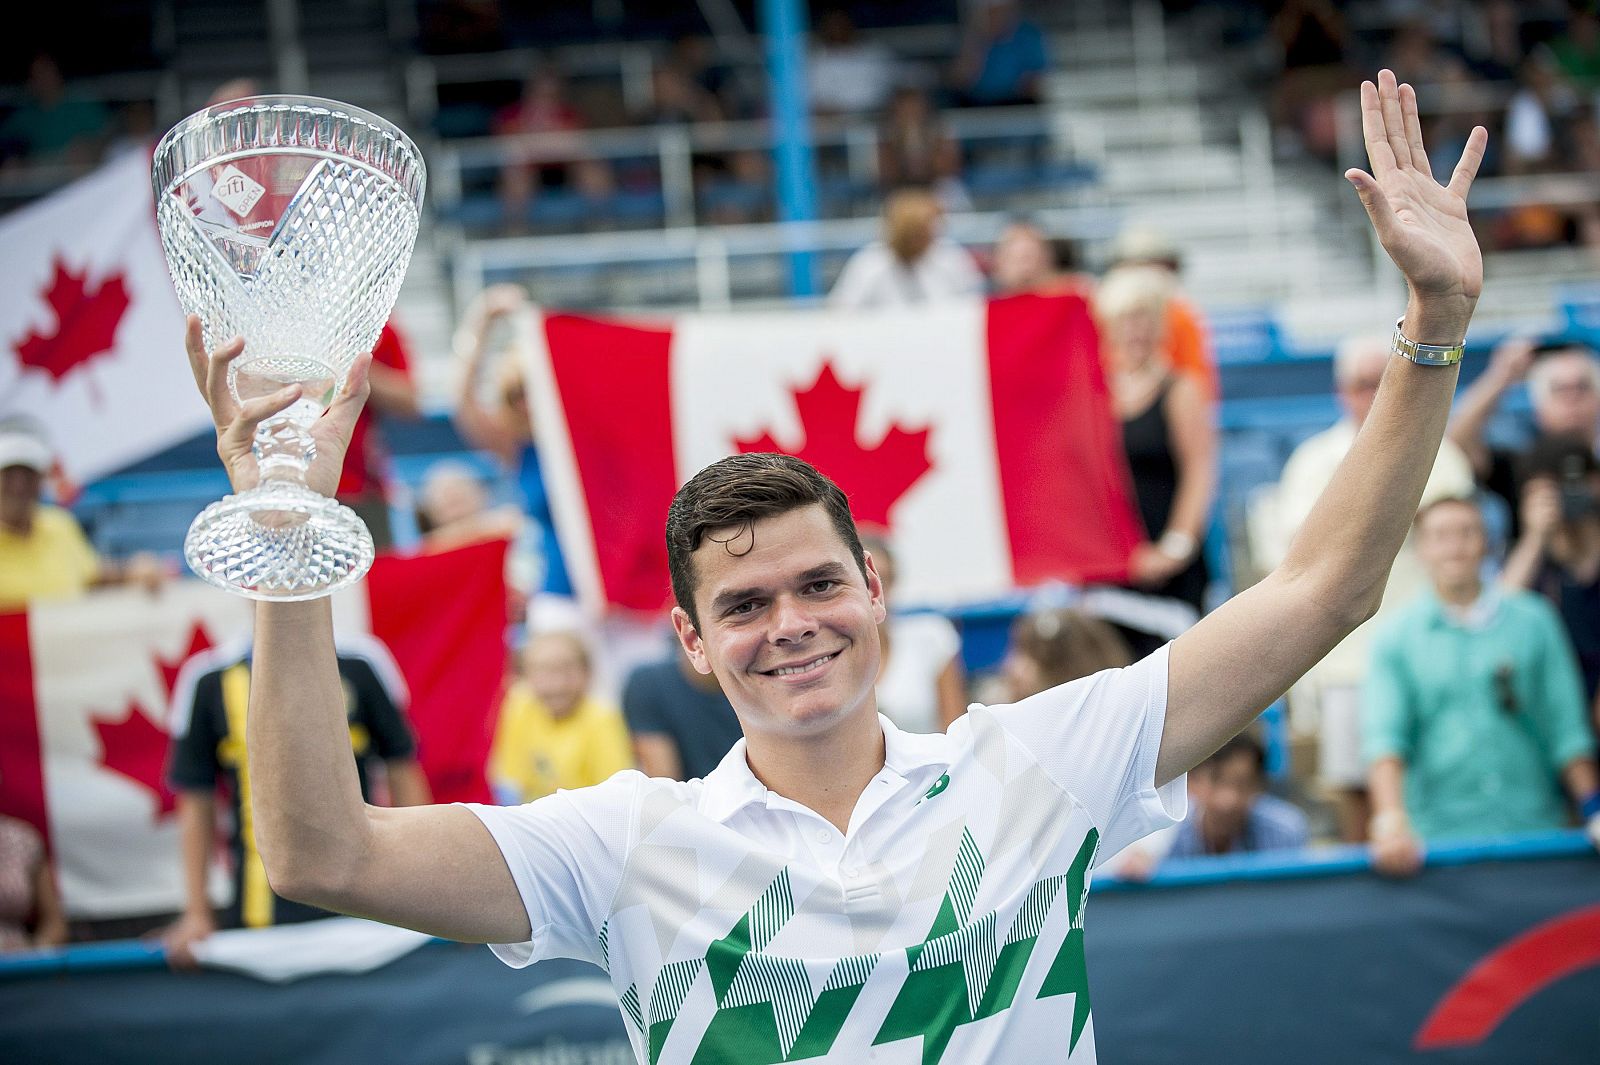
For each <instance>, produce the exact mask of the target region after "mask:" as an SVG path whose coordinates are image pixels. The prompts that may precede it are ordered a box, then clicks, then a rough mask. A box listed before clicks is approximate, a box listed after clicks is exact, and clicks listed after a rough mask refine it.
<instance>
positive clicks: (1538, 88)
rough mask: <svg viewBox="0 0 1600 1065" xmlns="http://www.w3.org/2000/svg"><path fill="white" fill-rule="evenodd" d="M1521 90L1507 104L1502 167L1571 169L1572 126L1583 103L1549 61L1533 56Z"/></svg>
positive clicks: (1511, 169)
mask: <svg viewBox="0 0 1600 1065" xmlns="http://www.w3.org/2000/svg"><path fill="white" fill-rule="evenodd" d="M1518 81H1519V82H1520V85H1519V87H1518V88H1517V91H1516V92H1515V93H1514V94H1513V95H1512V97H1511V100H1510V102H1509V103H1508V104H1507V105H1506V117H1505V147H1504V148H1503V149H1502V153H1501V154H1502V165H1503V167H1504V169H1505V170H1506V172H1507V173H1510V174H1533V173H1540V172H1543V171H1548V170H1557V169H1567V167H1566V166H1565V165H1564V161H1565V160H1566V159H1568V158H1570V157H1571V154H1572V147H1573V145H1572V143H1571V141H1570V128H1569V127H1570V123H1572V122H1573V121H1574V120H1575V119H1576V118H1577V116H1578V114H1579V108H1580V107H1581V106H1582V104H1583V101H1582V99H1581V98H1580V97H1579V96H1578V94H1577V93H1576V92H1574V91H1573V89H1572V87H1571V86H1570V85H1568V84H1567V83H1566V82H1564V81H1562V80H1561V77H1560V75H1558V74H1557V73H1556V71H1555V70H1554V69H1553V68H1552V67H1551V65H1550V62H1549V60H1548V59H1547V58H1545V57H1544V56H1540V55H1535V56H1530V57H1529V58H1528V59H1527V60H1526V61H1524V62H1523V64H1522V67H1521V69H1520V70H1519V71H1518Z"/></svg>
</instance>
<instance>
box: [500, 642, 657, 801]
mask: <svg viewBox="0 0 1600 1065" xmlns="http://www.w3.org/2000/svg"><path fill="white" fill-rule="evenodd" d="M593 680H594V671H593V669H592V667H591V663H590V658H589V648H588V647H587V645H585V644H584V642H583V638H582V637H581V636H579V635H578V634H577V633H575V632H542V633H538V634H536V635H533V636H530V637H529V638H528V642H527V645H526V646H525V647H524V648H523V649H522V678H521V679H520V680H517V681H514V682H513V683H512V685H511V687H510V690H508V691H507V692H506V697H505V702H504V703H502V704H501V707H500V724H499V726H498V727H497V728H496V729H495V735H494V748H493V750H492V751H491V752H490V754H489V783H490V785H491V786H492V787H493V789H494V796H495V801H496V802H499V803H500V804H501V805H503V806H512V805H515V804H517V803H523V802H532V801H533V800H534V799H537V798H539V797H540V796H541V795H549V794H551V793H552V792H554V791H555V790H556V789H557V788H585V787H588V786H589V785H590V784H598V783H600V782H601V781H602V780H605V779H606V778H607V777H609V776H611V775H612V774H613V773H619V772H621V771H622V770H624V769H632V768H633V750H632V748H631V747H630V746H629V743H628V729H627V726H626V725H624V724H623V722H622V714H621V713H620V712H619V711H618V710H617V708H616V707H615V706H611V705H608V704H606V703H604V702H601V701H600V700H598V699H596V698H595V697H594V696H593V695H592V694H591V693H590V687H591V685H592V683H593Z"/></svg>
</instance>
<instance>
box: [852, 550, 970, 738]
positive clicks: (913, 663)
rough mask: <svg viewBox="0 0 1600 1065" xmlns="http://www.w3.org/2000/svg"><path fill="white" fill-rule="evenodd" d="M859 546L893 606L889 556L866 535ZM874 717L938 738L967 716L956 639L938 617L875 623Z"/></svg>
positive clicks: (888, 618) (894, 616)
mask: <svg viewBox="0 0 1600 1065" xmlns="http://www.w3.org/2000/svg"><path fill="white" fill-rule="evenodd" d="M861 545H862V546H863V547H864V548H866V550H867V551H868V553H869V554H871V555H872V560H873V562H875V563H876V564H877V567H878V579H879V580H881V581H882V582H883V594H884V598H885V600H886V601H887V602H888V603H889V604H890V606H891V607H892V606H893V603H894V599H893V590H894V579H895V573H896V569H895V560H894V553H893V552H892V551H891V550H890V549H889V542H888V541H887V540H885V539H884V538H883V537H881V536H872V535H866V536H863V537H862V538H861ZM878 645H879V647H881V648H882V651H881V654H882V659H881V661H880V663H879V665H878V712H879V713H880V714H883V715H884V716H885V717H887V718H888V719H889V720H890V721H893V722H894V723H895V727H896V728H898V729H900V730H901V731H902V732H943V731H944V730H945V729H947V728H949V727H950V722H952V721H954V720H955V719H956V718H958V717H960V716H961V715H962V714H964V713H966V710H967V689H966V680H965V678H964V677H963V676H962V669H961V634H960V633H958V632H956V627H955V626H954V625H952V624H950V620H949V619H948V618H946V617H945V616H944V615H942V614H895V613H890V614H887V615H885V617H884V619H883V621H881V622H879V623H878Z"/></svg>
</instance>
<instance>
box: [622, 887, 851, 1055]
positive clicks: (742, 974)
mask: <svg viewBox="0 0 1600 1065" xmlns="http://www.w3.org/2000/svg"><path fill="white" fill-rule="evenodd" d="M793 916H794V899H793V895H792V894H791V892H790V887H789V873H788V870H787V869H785V870H784V871H782V872H780V873H779V874H778V876H777V879H775V880H774V881H773V882H772V884H771V885H770V886H768V888H767V890H766V891H764V892H762V894H761V897H760V898H759V899H757V900H756V903H755V905H754V906H752V907H751V908H750V912H749V913H747V914H746V915H745V916H743V917H741V918H740V919H739V921H738V922H737V923H736V924H735V925H734V926H733V929H732V930H731V931H730V932H729V933H728V934H727V935H726V936H724V937H722V938H721V939H719V940H717V941H716V942H714V943H712V944H711V947H710V950H709V951H708V952H707V954H706V969H707V971H708V972H709V974H710V977H711V988H712V991H713V992H714V993H715V995H716V997H717V1012H716V1013H715V1014H714V1015H713V1016H712V1018H711V1023H710V1025H708V1026H707V1028H706V1031H705V1034H704V1035H703V1036H702V1037H701V1039H700V1045H699V1047H698V1048H697V1049H696V1050H695V1054H694V1058H693V1059H692V1060H693V1061H694V1062H700V1063H704V1062H740V1063H749V1065H770V1063H773V1062H780V1061H799V1060H802V1059H804V1058H814V1057H817V1056H819V1055H822V1054H826V1053H827V1052H828V1050H829V1049H830V1048H831V1047H832V1046H833V1042H834V1040H835V1039H836V1038H838V1035H839V1029H840V1028H842V1027H843V1026H844V1021H845V1018H846V1017H848V1016H849V1015H850V1009H851V1007H852V1006H854V1005H855V1002H856V998H857V997H858V996H859V995H860V994H861V988H862V987H863V986H864V985H865V984H866V982H867V977H868V976H870V975H871V974H872V970H873V967H874V966H876V965H877V963H878V957H879V956H878V955H876V954H866V955H861V956H858V957H852V958H844V959H842V960H840V961H839V962H837V963H835V965H834V967H833V970H832V971H831V972H830V973H829V975H828V979H827V981H826V982H825V983H824V984H823V988H822V991H821V993H820V994H815V996H814V993H813V991H812V987H811V979H810V976H809V975H808V974H807V972H806V969H805V965H804V963H803V962H801V961H800V960H799V959H797V958H786V957H782V956H779V955H773V954H767V953H765V952H764V951H765V948H766V946H767V945H768V944H769V943H770V942H771V941H772V938H773V936H775V935H777V933H778V930H779V929H781V928H782V927H783V926H784V925H785V924H787V923H788V921H789V919H790V918H791V917H793ZM651 1060H652V1061H654V1060H655V1059H654V1057H653V1056H652V1059H651Z"/></svg>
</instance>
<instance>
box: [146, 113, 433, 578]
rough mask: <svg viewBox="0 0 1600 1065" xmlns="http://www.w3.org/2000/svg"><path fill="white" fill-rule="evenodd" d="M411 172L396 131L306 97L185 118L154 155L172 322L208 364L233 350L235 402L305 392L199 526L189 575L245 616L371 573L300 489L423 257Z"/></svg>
mask: <svg viewBox="0 0 1600 1065" xmlns="http://www.w3.org/2000/svg"><path fill="white" fill-rule="evenodd" d="M425 181H426V175H425V172H424V167H423V162H422V155H421V153H420V152H418V151H417V146H416V145H415V144H413V143H412V142H411V139H410V138H409V137H407V136H406V135H405V134H404V133H402V132H401V131H400V130H399V129H397V128H396V127H395V126H394V125H392V124H391V123H389V122H387V121H385V120H384V119H382V118H379V117H378V116H377V115H374V114H370V113H368V112H366V111H363V110H360V109H359V108H355V107H351V106H349V105H347V104H342V103H335V102H334V101H332V100H320V99H316V98H314V97H307V96H253V97H248V98H246V99H240V100H230V101H228V102H226V103H220V104H216V105H214V106H211V107H207V108H206V109H204V110H203V111H199V112H196V113H195V114H193V115H190V116H189V117H188V118H186V119H184V120H183V121H182V122H180V123H178V125H176V126H174V127H173V128H172V130H171V131H170V132H168V133H167V135H166V136H165V137H163V138H161V142H160V144H158V145H157V146H156V151H155V158H154V161H153V163H152V167H151V182H152V184H153V185H154V187H155V198H156V223H157V226H158V227H159V229H160V231H161V245H162V249H163V250H164V251H165V252H166V257H167V266H168V267H169V268H170V269H171V271H172V281H173V285H174V286H175V287H176V289H177V292H178V300H179V302H180V303H181V304H182V305H183V309H184V310H185V311H186V312H188V313H190V314H197V315H199V316H200V321H201V323H202V324H203V326H204V332H205V345H206V350H207V351H214V350H216V348H217V347H219V346H220V345H221V344H223V343H225V342H226V341H227V340H228V339H230V338H232V337H234V336H242V337H244V353H243V354H242V355H240V356H239V357H238V358H237V359H235V360H234V362H233V364H232V366H231V367H230V370H229V375H228V387H229V388H230V389H231V390H232V392H233V394H234V396H235V397H236V398H237V399H238V400H240V401H241V402H244V401H248V400H250V399H253V398H257V397H260V396H266V395H270V394H272V393H274V392H277V391H279V390H280V389H282V388H283V387H284V386H285V385H289V384H294V383H299V384H300V385H301V397H300V399H298V400H297V401H296V402H295V403H294V404H293V405H292V406H291V407H289V409H287V410H285V411H284V412H282V413H281V414H278V415H274V416H273V417H272V418H269V419H268V420H266V421H265V422H263V423H262V424H261V426H260V428H259V429H258V430H257V432H256V437H255V441H254V446H253V451H254V454H255V457H256V460H257V462H258V464H259V466H260V469H261V483H260V484H259V485H258V486H257V487H255V488H252V489H249V490H247V491H244V492H240V493H238V494H237V495H230V496H227V497H225V498H224V499H222V500H220V501H218V502H216V503H212V504H211V505H210V506H208V507H206V509H205V510H204V511H202V512H201V513H200V515H199V517H197V518H195V520H194V524H193V525H191V526H190V527H189V534H188V536H187V537H186V538H185V540H184V545H183V551H184V558H185V559H186V560H187V561H188V563H189V568H190V569H192V570H193V571H194V572H195V573H196V574H198V575H199V576H200V577H202V578H204V579H205V580H206V581H209V582H210V583H212V584H214V585H217V586H218V587H220V588H224V589H227V590H228V591H232V592H235V593H237V594H240V595H244V596H248V597H250V598H252V599H271V600H293V599H313V598H317V597H319V596H324V595H327V594H329V593H330V592H332V591H334V590H335V589H337V588H340V587H342V586H344V585H346V584H349V583H351V582H352V581H355V580H357V579H358V578H360V577H361V575H362V574H364V573H365V572H366V571H367V568H368V567H369V566H370V565H371V564H372V556H373V547H372V536H371V534H370V533H368V531H367V528H366V526H365V525H364V524H363V523H362V521H361V519H360V518H358V517H357V516H356V514H355V512H354V511H352V510H351V509H350V508H348V507H346V506H343V505H341V504H339V503H337V502H335V501H334V500H332V499H330V498H328V497H326V496H324V495H321V494H320V493H318V492H316V491H315V490H313V489H311V488H310V487H308V486H307V485H306V479H305V475H306V470H307V469H308V467H309V466H310V463H311V461H312V459H313V458H314V457H315V453H316V452H315V443H314V441H313V439H312V437H311V434H310V429H311V426H312V425H313V424H314V423H315V422H316V420H317V418H319V417H320V416H321V415H322V413H323V411H325V410H326V409H327V408H328V405H329V404H330V403H331V402H332V401H333V398H334V396H335V395H336V394H337V391H338V389H339V387H340V386H341V384H342V383H343V380H344V377H345V374H346V373H347V372H348V371H349V369H350V365H351V363H353V362H354V361H355V360H356V358H358V357H359V356H360V355H361V354H363V353H364V352H368V351H371V350H372V347H373V345H374V344H375V343H376V342H377V339H378V334H379V332H380V331H381V330H382V328H383V324H384V322H385V320H386V319H387V318H388V316H389V312H390V309H391V308H392V307H393V306H394V301H395V296H396V295H397V294H398V293H399V290H400V282H401V280H402V279H403V278H404V277H405V272H406V265H407V263H408V262H409V261H410V259H411V250H412V246H413V245H414V244H415V242H416V237H417V223H418V211H419V208H420V207H421V204H422V191H423V185H424V184H425Z"/></svg>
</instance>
